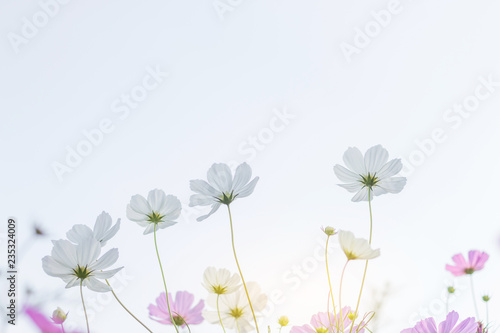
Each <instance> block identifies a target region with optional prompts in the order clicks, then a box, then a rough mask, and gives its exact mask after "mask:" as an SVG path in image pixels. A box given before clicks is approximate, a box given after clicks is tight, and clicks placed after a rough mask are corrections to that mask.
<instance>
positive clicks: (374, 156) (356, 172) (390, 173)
mask: <svg viewBox="0 0 500 333" xmlns="http://www.w3.org/2000/svg"><path fill="white" fill-rule="evenodd" d="M388 159H389V153H388V152H387V150H386V149H385V148H383V147H382V146H381V145H377V146H374V147H371V148H370V149H368V151H367V152H366V154H365V156H364V157H363V154H361V152H360V151H359V149H358V148H352V147H351V148H349V149H347V151H346V152H345V153H344V163H345V165H346V166H347V168H345V167H343V166H341V165H339V164H337V165H335V166H334V168H333V170H334V171H335V174H336V175H337V177H338V178H339V179H340V180H341V181H343V182H345V183H347V184H339V186H341V187H343V188H345V189H346V190H348V191H349V192H353V193H354V192H356V195H355V196H354V197H353V198H352V201H368V192H370V199H373V196H377V195H381V194H385V193H399V192H401V190H403V188H404V187H405V185H406V178H405V177H394V176H395V175H396V174H397V173H398V172H400V171H401V169H402V168H403V163H401V160H400V159H393V160H390V161H389V162H387V161H388Z"/></svg>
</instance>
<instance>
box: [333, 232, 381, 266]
mask: <svg viewBox="0 0 500 333" xmlns="http://www.w3.org/2000/svg"><path fill="white" fill-rule="evenodd" d="M339 243H340V247H341V248H342V250H343V251H344V253H345V255H346V257H347V260H356V259H374V258H377V257H378V256H380V249H376V250H373V249H372V248H371V246H370V244H369V243H368V241H367V240H366V239H364V238H355V237H354V234H353V233H352V232H350V231H344V230H340V232H339Z"/></svg>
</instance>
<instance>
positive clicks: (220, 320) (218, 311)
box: [217, 294, 226, 333]
mask: <svg viewBox="0 0 500 333" xmlns="http://www.w3.org/2000/svg"><path fill="white" fill-rule="evenodd" d="M219 297H220V294H217V314H218V315H219V322H220V326H222V330H223V331H224V333H226V329H225V328H224V324H223V323H222V318H221V317H220V310H219Z"/></svg>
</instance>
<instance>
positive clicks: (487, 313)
mask: <svg viewBox="0 0 500 333" xmlns="http://www.w3.org/2000/svg"><path fill="white" fill-rule="evenodd" d="M485 303H486V325H489V324H490V315H489V311H488V302H485Z"/></svg>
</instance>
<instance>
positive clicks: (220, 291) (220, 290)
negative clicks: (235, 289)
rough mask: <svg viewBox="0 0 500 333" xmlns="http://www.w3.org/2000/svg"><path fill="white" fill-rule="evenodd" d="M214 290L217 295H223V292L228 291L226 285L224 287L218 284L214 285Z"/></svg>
mask: <svg viewBox="0 0 500 333" xmlns="http://www.w3.org/2000/svg"><path fill="white" fill-rule="evenodd" d="M212 291H213V292H214V293H216V294H217V295H222V294H225V293H226V291H227V288H226V287H223V286H221V285H217V286H212Z"/></svg>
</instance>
